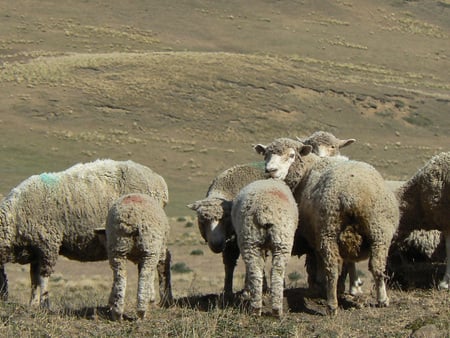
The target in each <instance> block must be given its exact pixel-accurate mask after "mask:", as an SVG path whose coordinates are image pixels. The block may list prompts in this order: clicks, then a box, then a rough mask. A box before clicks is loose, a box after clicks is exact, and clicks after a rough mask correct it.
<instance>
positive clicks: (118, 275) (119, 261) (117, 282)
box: [109, 257, 127, 320]
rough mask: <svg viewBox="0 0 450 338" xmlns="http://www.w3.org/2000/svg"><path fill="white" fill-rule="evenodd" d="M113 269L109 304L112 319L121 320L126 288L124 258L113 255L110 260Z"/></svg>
mask: <svg viewBox="0 0 450 338" xmlns="http://www.w3.org/2000/svg"><path fill="white" fill-rule="evenodd" d="M110 265H111V268H112V270H113V286H112V289H111V294H110V296H109V306H110V308H111V316H112V319H113V320H121V319H122V315H123V309H124V303H125V291H126V288H127V270H126V258H124V257H115V258H112V259H111V260H110Z"/></svg>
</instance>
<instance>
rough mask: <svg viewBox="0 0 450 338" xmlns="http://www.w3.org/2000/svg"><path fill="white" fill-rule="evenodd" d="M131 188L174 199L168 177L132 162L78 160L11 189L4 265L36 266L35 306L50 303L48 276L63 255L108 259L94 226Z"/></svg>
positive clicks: (1, 253)
mask: <svg viewBox="0 0 450 338" xmlns="http://www.w3.org/2000/svg"><path fill="white" fill-rule="evenodd" d="M130 192H142V193H146V194H149V195H151V196H154V197H155V198H158V199H160V200H161V201H162V203H164V204H165V203H167V202H168V196H169V195H168V190H167V184H166V182H165V181H164V179H163V178H162V177H161V176H159V175H158V174H156V173H155V172H153V171H152V170H151V169H149V168H147V167H145V166H143V165H140V164H138V163H135V162H132V161H113V160H96V161H94V162H90V163H85V164H77V165H74V166H72V167H70V168H69V169H67V170H65V171H61V172H56V173H42V174H40V175H33V176H31V177H29V178H28V179H26V180H25V181H23V182H22V183H20V184H19V185H18V186H17V187H16V188H13V189H12V190H11V192H10V193H9V194H8V196H6V198H5V199H4V200H3V201H2V202H1V204H0V228H1V231H0V265H1V266H2V267H3V266H4V264H6V263H8V262H13V263H19V264H30V277H31V297H30V305H32V306H36V305H41V306H43V307H49V295H48V280H49V277H50V275H51V274H52V272H53V270H54V267H55V264H56V261H57V258H58V255H59V254H61V255H63V256H66V257H68V258H70V259H75V260H79V261H83V262H86V261H98V260H106V259H107V253H106V248H105V247H104V246H103V245H102V244H101V241H100V239H99V238H98V237H97V236H96V234H95V231H94V229H95V228H96V227H99V226H101V225H103V226H104V224H105V221H106V216H107V213H108V209H109V207H110V206H111V205H112V203H113V202H114V201H115V200H116V199H117V198H118V197H119V196H122V195H124V194H127V193H130ZM38 288H40V294H39V293H38Z"/></svg>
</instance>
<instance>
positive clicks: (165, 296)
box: [157, 249, 173, 306]
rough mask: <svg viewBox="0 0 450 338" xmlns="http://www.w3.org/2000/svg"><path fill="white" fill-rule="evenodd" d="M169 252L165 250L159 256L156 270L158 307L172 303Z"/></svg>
mask: <svg viewBox="0 0 450 338" xmlns="http://www.w3.org/2000/svg"><path fill="white" fill-rule="evenodd" d="M170 260H171V255H170V251H169V250H168V249H167V250H165V251H164V254H163V255H162V256H161V258H160V260H159V262H158V266H157V270H158V277H159V299H160V300H159V305H160V306H168V305H170V304H172V302H173V296H172V281H171V275H170Z"/></svg>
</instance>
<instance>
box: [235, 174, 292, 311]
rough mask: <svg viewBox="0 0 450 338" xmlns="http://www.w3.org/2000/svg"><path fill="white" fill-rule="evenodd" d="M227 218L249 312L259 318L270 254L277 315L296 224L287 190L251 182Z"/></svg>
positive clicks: (264, 182)
mask: <svg viewBox="0 0 450 338" xmlns="http://www.w3.org/2000/svg"><path fill="white" fill-rule="evenodd" d="M231 219H232V224H233V226H234V229H235V232H236V236H237V241H238V246H239V250H240V252H241V254H242V259H243V261H244V263H245V268H246V283H247V285H246V290H247V291H248V292H249V293H250V297H251V298H250V306H251V308H252V312H253V313H254V314H255V315H258V316H260V315H261V308H262V286H263V274H264V262H265V258H266V252H269V251H270V252H271V253H272V271H271V299H272V314H273V315H274V316H276V317H279V316H281V315H282V312H283V282H284V274H285V269H286V264H287V263H288V260H289V257H290V255H291V250H292V244H293V240H294V233H295V229H296V228H297V224H298V210H297V204H296V203H295V199H294V196H293V195H292V192H291V190H290V189H289V187H288V186H287V185H286V184H285V183H284V182H283V181H280V180H274V179H265V180H259V181H255V182H252V183H250V184H249V185H247V186H246V187H244V188H243V189H242V190H241V191H240V192H239V193H238V195H237V196H236V198H235V199H234V200H233V206H232V209H231Z"/></svg>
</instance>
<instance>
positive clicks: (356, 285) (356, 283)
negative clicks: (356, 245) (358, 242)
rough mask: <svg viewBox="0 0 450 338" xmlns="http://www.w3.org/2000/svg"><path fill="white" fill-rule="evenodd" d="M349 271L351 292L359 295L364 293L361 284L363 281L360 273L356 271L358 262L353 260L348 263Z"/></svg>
mask: <svg viewBox="0 0 450 338" xmlns="http://www.w3.org/2000/svg"><path fill="white" fill-rule="evenodd" d="M346 265H347V272H348V276H349V278H350V294H351V295H352V296H359V295H362V293H363V292H362V289H361V285H363V282H362V280H361V278H359V277H358V274H357V272H356V263H354V262H351V263H347V264H346Z"/></svg>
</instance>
